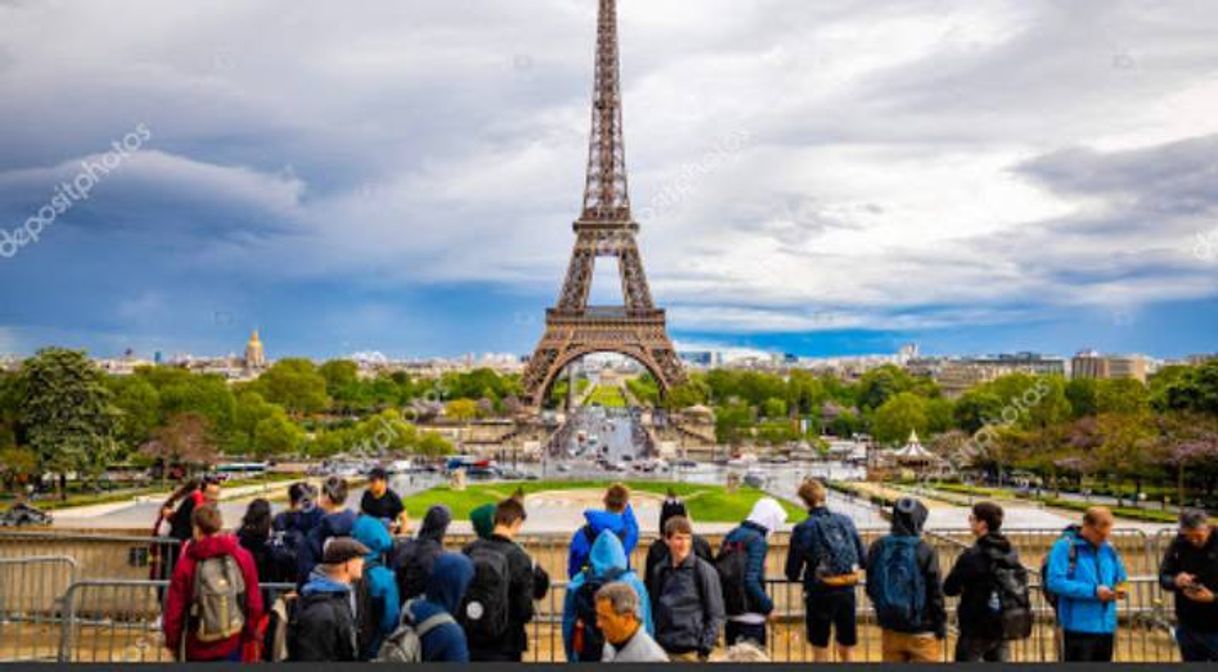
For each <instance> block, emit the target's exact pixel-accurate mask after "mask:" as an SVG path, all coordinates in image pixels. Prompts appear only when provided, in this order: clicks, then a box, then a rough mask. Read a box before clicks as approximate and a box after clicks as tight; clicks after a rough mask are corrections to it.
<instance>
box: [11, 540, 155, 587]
mask: <svg viewBox="0 0 1218 672" xmlns="http://www.w3.org/2000/svg"><path fill="white" fill-rule="evenodd" d="M178 548H179V542H178V540H176V539H170V538H156V537H149V536H115V535H104V534H78V533H72V532H52V531H38V532H23V531H15V530H3V531H0V559H3V558H24V557H30V556H48V555H54V556H67V557H70V558H73V559H74V560H75V561H76V565H77V568H78V569H79V572H80V577H81V578H85V579H151V580H158V579H161V580H168V579H169V568H171V567H172V566H173V560H174V559H175V558H176V557H177V552H178ZM158 558H161V559H164V561H162V562H159V563H158V562H157V560H158Z"/></svg>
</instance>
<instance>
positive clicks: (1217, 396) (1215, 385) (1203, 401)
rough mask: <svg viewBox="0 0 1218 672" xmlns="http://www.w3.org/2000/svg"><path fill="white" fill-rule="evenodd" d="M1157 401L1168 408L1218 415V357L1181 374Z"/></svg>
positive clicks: (1165, 388)
mask: <svg viewBox="0 0 1218 672" xmlns="http://www.w3.org/2000/svg"><path fill="white" fill-rule="evenodd" d="M1157 401H1158V403H1159V404H1160V405H1161V406H1162V408H1164V409H1167V410H1173V411H1191V412H1194V413H1206V414H1209V415H1218V359H1212V360H1210V361H1208V362H1206V363H1204V364H1202V365H1201V366H1196V367H1192V368H1190V369H1189V370H1188V371H1186V372H1184V373H1181V374H1179V375H1178V376H1177V377H1176V379H1175V380H1174V381H1173V382H1170V383H1167V384H1166V385H1164V386H1163V390H1162V393H1161V394H1160V395H1159V398H1158V400H1157Z"/></svg>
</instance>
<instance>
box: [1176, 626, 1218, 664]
mask: <svg viewBox="0 0 1218 672" xmlns="http://www.w3.org/2000/svg"><path fill="white" fill-rule="evenodd" d="M1176 643H1177V644H1179V645H1180V657H1181V658H1183V659H1184V662H1186V663H1213V662H1218V632H1201V631H1198V630H1193V629H1192V628H1188V627H1185V626H1180V627H1179V628H1176Z"/></svg>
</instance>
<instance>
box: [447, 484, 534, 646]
mask: <svg viewBox="0 0 1218 672" xmlns="http://www.w3.org/2000/svg"><path fill="white" fill-rule="evenodd" d="M525 518H526V515H525V511H524V504H522V503H521V502H520V500H517V499H514V498H509V499H505V500H503V501H502V502H500V503H499V505H498V506H497V507H495V518H494V520H495V529H494V532H492V533H491V537H490V539H478V540H476V541H473V542H471V543H470V544H468V545H467V546H466V547H465V548H464V549H463V550H462V552H463V553H464V554H465V555H467V556H470V559H471V560H472V559H473V556H474V554H475V551H477V550H479V549H484V550H490V551H492V552H495V553H499V554H502V555H503V556H505V557H506V558H507V565H508V628H507V632H506V633H503V635H502V637H500V638H499V639H497V640H495V641H486V640H484V639H482V638H481V636H480V634H479V633H478V632H476V630H475V629H474V628H473V627H472V626H471V619H472V618H476V615H475V614H480V613H481V612H482V610H481V609H473V608H474V607H481V605H477V604H475V603H473V602H469V601H468V599H467V603H466V604H465V605H463V606H462V613H460V614H458V617H459V620H460V621H461V624H462V626H463V627H464V628H465V632H466V635H467V638H468V641H469V657H470V660H472V661H475V662H509V663H510V662H516V663H518V662H520V661H521V659H522V658H523V655H524V652H525V651H527V650H528V648H529V638H528V633H527V632H526V629H525V628H526V626H527V625H528V624H529V622H530V621H532V620H533V616H534V612H533V601H534V600H539V599H541V598H543V597H544V596H545V593H544V592H541V594H540V595H539V594H538V592H539V589H538V587H537V586H536V585H535V584H536V583H537V582H538V580H539V579H540V582H541V583H544V585H546V586H548V585H549V577H548V576H542V577H538V576H537V570H535V569H534V567H533V559H532V558H530V557H529V554H528V553H526V552H525V551H524V549H523V548H521V547H520V545H519V544H517V543H516V542H515V541H514V539H515V537H516V535H518V534H519V533H520V530H521V528H522V527H524V521H525ZM475 567H476V565H475ZM477 581H478V578H477V574H476V572H475V578H474V582H477ZM474 589H475V586H474V585H473V584H471V585H470V588H469V589H468V590H467V592H466V596H467V598H468V596H469V595H470V594H471V592H472V591H473V590H474Z"/></svg>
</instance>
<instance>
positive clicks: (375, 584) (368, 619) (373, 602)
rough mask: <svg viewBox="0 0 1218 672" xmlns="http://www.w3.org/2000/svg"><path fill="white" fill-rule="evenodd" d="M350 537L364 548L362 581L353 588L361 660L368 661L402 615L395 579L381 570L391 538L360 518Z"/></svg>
mask: <svg viewBox="0 0 1218 672" xmlns="http://www.w3.org/2000/svg"><path fill="white" fill-rule="evenodd" d="M351 537H352V538H353V539H355V540H356V541H358V542H359V543H361V544H363V545H364V546H367V547H368V555H366V556H365V557H364V572H363V578H361V579H360V580H359V582H358V583H357V584H356V590H355V594H356V598H357V599H356V612H355V617H356V623H357V625H358V634H359V637H358V640H359V650H360V659H361V660H372V659H373V658H375V657H376V654H377V652H378V651H380V649H381V642H383V641H385V638H386V637H388V636H389V635H391V634H393V631H394V630H396V629H397V627H398V619H399V618H400V617H401V615H402V609H401V604H402V601H401V600H400V599H399V598H398V582H397V577H396V576H394V573H393V571H392V570H391V569H389V568H388V567H386V566H385V554H386V553H388V552H389V551H391V550H392V549H393V537H391V536H389V530H388V529H387V528H386V527H385V524H384V523H383V522H382V521H381V520H380V519H379V518H373V517H372V516H367V515H361V516H360V517H359V518H357V519H356V521H355V525H354V526H353V527H352V528H351Z"/></svg>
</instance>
